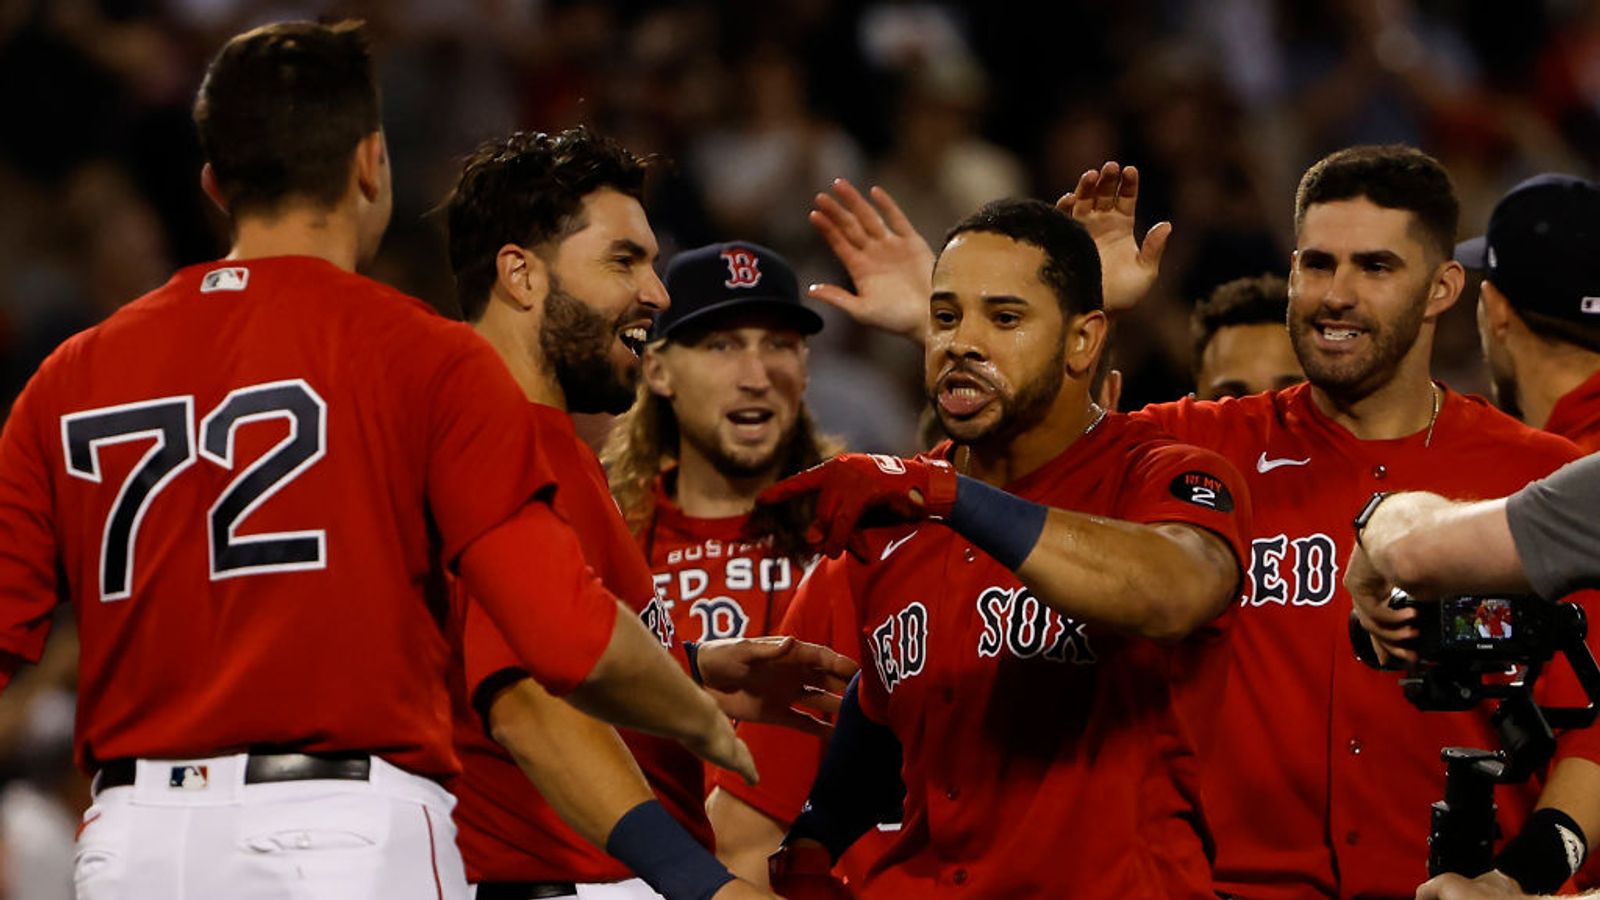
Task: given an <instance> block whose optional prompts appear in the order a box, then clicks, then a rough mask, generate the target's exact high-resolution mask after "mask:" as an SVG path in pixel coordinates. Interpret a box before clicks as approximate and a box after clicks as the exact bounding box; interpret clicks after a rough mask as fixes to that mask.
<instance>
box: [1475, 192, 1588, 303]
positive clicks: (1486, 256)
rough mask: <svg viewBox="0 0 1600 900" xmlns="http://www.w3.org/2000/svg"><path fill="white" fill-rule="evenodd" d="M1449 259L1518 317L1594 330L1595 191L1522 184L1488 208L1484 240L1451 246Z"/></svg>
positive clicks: (1479, 239) (1477, 239) (1478, 239)
mask: <svg viewBox="0 0 1600 900" xmlns="http://www.w3.org/2000/svg"><path fill="white" fill-rule="evenodd" d="M1456 259H1457V260H1458V261H1460V262H1461V264H1462V265H1464V266H1467V267H1469V268H1473V269H1481V270H1483V272H1484V273H1485V276H1484V277H1485V278H1487V279H1488V280H1489V283H1490V284H1493V285H1494V286H1495V287H1496V288H1498V289H1499V290H1500V292H1501V293H1502V294H1505V295H1506V299H1507V300H1510V301H1511V305H1512V306H1514V307H1516V308H1517V309H1518V310H1521V311H1523V312H1533V313H1540V314H1543V315H1546V316H1551V317H1554V318H1558V319H1566V320H1568V321H1572V322H1579V323H1584V324H1597V325H1600V185H1597V184H1595V183H1594V182H1592V181H1586V180H1584V179H1582V178H1575V177H1573V176H1571V175H1556V174H1544V175H1536V176H1534V177H1533V178H1529V179H1528V180H1527V181H1524V182H1522V183H1521V184H1519V185H1517V186H1516V187H1514V188H1512V189H1511V190H1510V191H1509V192H1508V193H1507V194H1506V195H1505V196H1504V197H1501V198H1500V202H1499V203H1497V204H1495V207H1494V212H1492V213H1490V214H1489V231H1488V233H1487V234H1485V235H1484V236H1483V237H1478V238H1473V239H1472V240H1469V241H1462V242H1461V243H1459V244H1457V245H1456Z"/></svg>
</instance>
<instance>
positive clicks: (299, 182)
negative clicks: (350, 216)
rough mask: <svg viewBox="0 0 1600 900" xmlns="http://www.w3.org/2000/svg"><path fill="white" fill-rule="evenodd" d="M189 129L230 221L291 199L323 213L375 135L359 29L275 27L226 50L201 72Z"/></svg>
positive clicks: (373, 98) (373, 94) (373, 101)
mask: <svg viewBox="0 0 1600 900" xmlns="http://www.w3.org/2000/svg"><path fill="white" fill-rule="evenodd" d="M194 124H195V128H196V129H197V130H198V132H199V135H200V148H201V150H202V151H203V152H204V153H205V158H206V162H208V163H210V164H211V172H212V174H213V175H214V176H215V178H216V182H217V188H218V190H219V191H220V192H221V193H222V198H223V200H224V202H226V203H227V205H228V210H229V213H230V214H231V215H233V216H235V217H237V216H238V215H240V214H241V213H250V212H266V213H271V212H273V211H275V210H277V209H278V208H279V207H281V206H282V205H283V204H284V203H285V202H286V201H288V200H290V199H300V200H306V201H310V202H311V203H313V204H315V205H316V206H318V207H319V208H328V207H332V206H333V205H334V204H336V203H338V202H339V198H340V197H341V196H343V194H344V190H345V185H346V184H347V183H348V181H349V178H350V166H351V164H352V161H353V160H352V156H353V154H354V153H355V149H356V145H357V144H359V143H360V142H361V141H362V139H363V138H365V137H367V135H370V134H372V133H373V132H375V131H377V130H379V129H380V128H381V127H382V125H381V122H380V120H379V113H378V84H377V80H376V78H375V77H374V75H373V71H372V53H371V50H370V49H369V47H368V44H367V36H366V32H365V29H364V27H363V25H362V23H361V22H359V21H355V20H347V21H343V22H337V23H334V24H330V25H322V24H317V23H315V22H279V23H277V24H275V25H265V26H263V27H261V28H257V29H254V30H252V31H247V32H245V33H244V34H241V35H238V36H237V37H235V38H233V39H232V40H230V41H228V43H227V44H226V45H224V46H223V48H222V50H221V51H219V52H218V53H217V56H216V58H215V59H213V60H212V61H211V65H210V66H209V67H208V68H207V69H206V75H205V80H204V81H203V82H201V84H200V92H199V94H198V96H197V97H196V98H195V104H194Z"/></svg>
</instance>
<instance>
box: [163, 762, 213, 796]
mask: <svg viewBox="0 0 1600 900" xmlns="http://www.w3.org/2000/svg"><path fill="white" fill-rule="evenodd" d="M210 783H211V779H210V777H209V773H208V772H207V771H206V767H205V766H173V767H172V774H171V775H170V776H169V777H168V778H167V787H172V788H178V789H180V790H185V791H199V790H204V789H205V787H206V785H207V784H210Z"/></svg>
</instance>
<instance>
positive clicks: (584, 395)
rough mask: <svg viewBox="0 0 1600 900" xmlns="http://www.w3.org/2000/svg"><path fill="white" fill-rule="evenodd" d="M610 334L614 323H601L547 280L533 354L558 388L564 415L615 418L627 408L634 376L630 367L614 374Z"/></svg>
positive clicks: (586, 307)
mask: <svg viewBox="0 0 1600 900" xmlns="http://www.w3.org/2000/svg"><path fill="white" fill-rule="evenodd" d="M615 333H616V324H615V323H612V322H607V321H606V320H605V318H604V317H602V316H601V315H600V314H599V313H597V312H595V311H594V310H593V309H590V308H589V305H588V304H587V303H584V302H583V301H582V300H580V299H578V298H577V297H576V296H574V295H572V294H570V293H567V292H566V291H565V290H563V289H562V287H561V282H560V281H557V280H556V279H555V278H554V277H552V278H551V283H550V295H549V296H548V297H546V298H545V302H544V327H543V328H541V329H540V331H539V349H540V351H541V352H542V353H543V354H544V360H545V365H546V366H548V367H549V368H550V370H551V371H552V372H554V373H555V376H556V383H558V384H560V385H561V393H562V394H564V395H565V396H566V398H567V409H568V410H569V411H571V412H576V413H612V414H617V413H621V412H624V411H626V410H627V409H628V407H629V406H632V405H633V388H634V384H635V382H637V381H638V375H639V372H638V369H637V368H636V367H630V368H629V369H628V371H627V372H626V373H625V374H622V373H618V372H617V370H616V366H615V365H613V363H612V361H611V352H610V349H611V342H612V340H613V339H614V337H615Z"/></svg>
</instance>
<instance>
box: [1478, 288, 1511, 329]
mask: <svg viewBox="0 0 1600 900" xmlns="http://www.w3.org/2000/svg"><path fill="white" fill-rule="evenodd" d="M1515 318H1516V313H1515V312H1514V311H1513V310H1512V309H1511V301H1510V300H1507V299H1506V295H1505V294H1502V293H1500V289H1499V288H1497V287H1495V286H1494V285H1492V284H1490V283H1489V282H1488V280H1487V279H1486V280H1484V282H1483V283H1482V284H1480V285H1478V321H1479V322H1480V323H1481V324H1480V327H1482V328H1485V329H1487V330H1488V333H1489V334H1492V335H1494V336H1495V337H1497V338H1500V339H1502V340H1503V339H1504V338H1505V336H1506V332H1507V330H1509V329H1510V328H1511V323H1512V321H1513V320H1514V319H1515Z"/></svg>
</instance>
